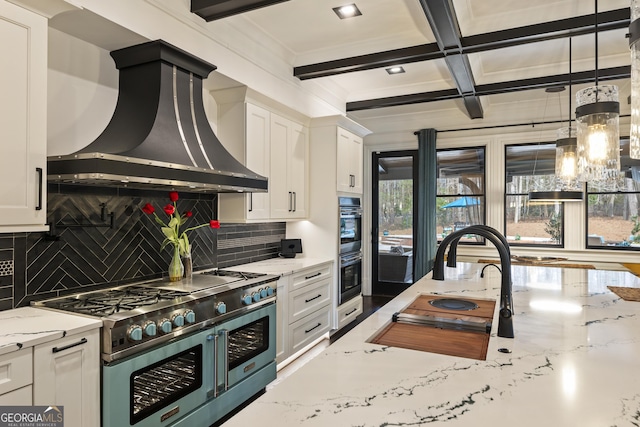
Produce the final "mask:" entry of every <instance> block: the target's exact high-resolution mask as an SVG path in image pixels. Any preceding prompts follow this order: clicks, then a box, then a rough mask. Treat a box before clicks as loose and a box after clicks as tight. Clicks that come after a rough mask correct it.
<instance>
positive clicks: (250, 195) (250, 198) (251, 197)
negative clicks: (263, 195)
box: [249, 193, 253, 212]
mask: <svg viewBox="0 0 640 427" xmlns="http://www.w3.org/2000/svg"><path fill="white" fill-rule="evenodd" d="M249 212H253V193H249Z"/></svg>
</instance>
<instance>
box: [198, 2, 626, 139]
mask: <svg viewBox="0 0 640 427" xmlns="http://www.w3.org/2000/svg"><path fill="white" fill-rule="evenodd" d="M351 2H352V0H344V1H339V0H338V1H327V0H290V1H285V2H281V3H277V4H274V5H271V6H268V7H263V8H260V9H256V10H253V11H250V12H247V13H243V14H241V15H238V16H239V17H241V18H239V17H232V18H226V19H243V20H244V22H247V23H250V24H251V25H254V26H255V28H257V29H259V31H261V32H263V33H264V34H265V35H266V36H268V37H269V38H271V39H273V40H275V41H277V43H279V44H280V45H281V46H283V47H284V48H285V50H286V51H287V52H289V53H290V62H291V64H292V73H293V76H295V77H296V78H298V79H299V80H300V84H301V87H303V88H304V87H305V84H312V83H313V84H318V85H321V86H323V87H326V88H330V89H331V90H335V91H336V92H337V93H340V94H341V95H343V96H344V97H345V100H346V102H345V111H346V112H347V114H348V116H349V117H351V118H352V119H354V120H356V121H357V122H359V123H361V124H362V125H364V126H366V127H368V128H369V129H371V130H373V131H374V133H378V134H384V133H385V132H388V133H393V132H408V131H409V130H411V131H415V130H417V129H420V128H425V127H434V128H436V129H438V130H439V131H451V130H456V129H468V128H478V127H483V126H490V125H493V126H496V125H505V124H511V125H515V124H518V123H538V122H552V123H553V122H554V121H557V122H561V121H562V120H565V121H566V120H567V117H568V112H569V105H568V103H569V96H570V92H569V91H568V90H565V91H564V92H558V93H553V94H550V93H547V92H545V89H547V88H553V87H567V86H568V85H569V84H570V83H571V85H572V91H571V97H572V99H571V102H572V103H573V109H575V100H574V96H575V92H576V91H577V90H578V89H581V88H583V87H586V86H590V85H592V84H593V82H594V80H595V78H596V67H597V69H598V72H597V76H598V81H599V83H601V84H609V83H610V84H616V85H618V86H619V88H620V101H621V104H623V105H622V106H621V110H622V114H623V115H624V114H625V113H627V112H628V106H627V102H626V101H627V97H628V95H629V75H630V59H629V48H628V41H627V39H626V34H627V32H628V30H627V29H628V26H629V21H630V11H629V2H628V1H627V0H607V1H603V0H600V2H599V4H598V11H597V14H596V8H595V6H596V5H595V2H594V1H588V0H539V1H536V2H525V1H521V0H483V1H472V0H354V1H353V2H354V3H355V4H356V5H357V6H358V8H359V9H360V10H361V12H362V15H361V16H357V17H354V18H350V19H345V20H340V19H338V17H337V16H336V15H335V14H334V12H333V11H332V8H333V7H336V6H340V5H343V4H349V3H351ZM596 19H597V29H598V31H597V39H598V43H597V50H598V58H597V61H596V58H595V52H596V43H595V42H596V36H595V34H596ZM211 24H214V25H215V21H213V22H212V23H211ZM569 40H571V46H572V47H571V52H570V51H569ZM570 55H571V63H570V61H569V58H570ZM391 66H402V67H403V68H404V70H405V72H404V73H402V74H397V75H389V74H388V73H387V72H386V71H385V69H386V68H389V67H391ZM570 66H571V68H570ZM570 69H571V73H570V72H569V71H570ZM505 112H508V113H509V118H505Z"/></svg>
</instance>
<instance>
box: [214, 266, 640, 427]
mask: <svg viewBox="0 0 640 427" xmlns="http://www.w3.org/2000/svg"><path fill="white" fill-rule="evenodd" d="M484 266H485V265H483V264H475V263H458V266H457V267H456V268H446V269H445V280H444V281H435V280H432V279H431V275H430V274H428V275H427V276H425V277H424V278H423V279H421V280H419V281H418V282H416V283H415V284H414V285H412V286H411V287H410V288H408V289H407V290H406V291H404V292H403V293H402V294H400V295H399V296H398V297H396V298H394V299H393V300H392V301H390V302H389V303H388V304H386V305H385V306H384V307H382V308H381V309H380V310H378V311H377V312H376V313H374V314H373V315H371V316H370V317H368V318H367V319H365V320H364V321H363V322H362V323H360V324H359V325H358V326H356V327H355V328H354V329H353V330H351V331H350V332H348V333H347V334H346V335H345V336H343V337H342V338H340V339H339V340H337V341H336V342H335V343H333V344H332V345H330V346H329V347H327V348H326V349H325V350H324V351H323V352H322V353H321V354H319V355H318V356H316V357H315V358H313V359H312V360H310V361H309V362H307V363H306V364H305V365H304V366H302V367H301V368H299V369H298V370H297V371H295V372H294V373H292V374H291V375H290V376H288V377H287V378H285V379H284V380H282V381H281V382H279V383H278V384H277V385H275V386H274V387H273V388H271V389H270V390H269V391H268V392H266V393H265V394H263V395H262V396H260V397H259V398H258V399H257V400H255V401H254V402H253V403H251V404H250V405H248V406H247V407H246V408H245V409H243V410H242V411H240V412H239V413H238V414H236V415H235V416H234V417H232V418H231V419H230V420H228V421H227V422H226V423H225V424H224V426H225V427H234V426H243V427H244V426H247V425H291V426H318V427H327V426H335V427H339V426H340V427H341V426H354V427H355V426H358V427H364V426H419V425H441V424H442V425H447V426H496V425H514V426H516V425H517V426H519V427H527V426H540V425H553V426H581V427H591V426H593V427H603V426H605V427H608V426H616V427H626V426H637V425H638V424H639V423H640V416H639V415H638V414H640V387H639V386H638V384H639V383H640V381H639V380H640V302H633V301H626V300H624V299H622V298H621V297H619V296H618V295H617V294H615V293H613V292H611V291H610V290H609V288H608V286H615V287H628V288H635V287H640V279H638V278H637V277H636V276H634V275H633V274H631V273H628V272H624V271H606V270H586V269H572V268H553V267H544V266H542V267H541V266H536V267H532V266H513V267H512V273H513V274H512V275H513V306H514V318H513V324H514V330H515V338H512V339H510V338H500V337H497V336H496V330H497V315H494V321H493V327H492V330H491V338H490V340H489V344H488V349H487V357H486V360H475V359H468V358H463V357H455V356H447V355H441V354H435V353H428V352H423V351H416V350H408V349H403V348H397V347H389V346H382V345H377V344H372V343H369V342H368V341H369V340H370V339H371V338H372V337H373V336H375V335H376V333H377V332H378V331H379V330H381V329H382V328H384V327H385V326H386V325H388V323H389V322H390V321H391V318H392V315H393V314H394V313H396V312H399V311H402V310H403V309H404V308H405V307H407V306H408V305H409V304H410V303H411V302H412V301H413V300H414V299H415V298H416V297H418V296H419V295H421V294H437V295H445V296H456V297H460V298H490V299H495V300H497V301H496V313H497V311H498V309H499V301H498V300H499V295H500V273H499V271H498V269H497V268H494V267H489V268H487V269H486V270H485V274H484V278H481V277H480V272H481V269H482V267H484Z"/></svg>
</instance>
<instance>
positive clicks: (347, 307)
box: [336, 295, 362, 330]
mask: <svg viewBox="0 0 640 427" xmlns="http://www.w3.org/2000/svg"><path fill="white" fill-rule="evenodd" d="M360 314H362V296H361V295H358V296H357V297H355V298H352V299H350V300H349V301H347V302H345V303H343V304H342V305H339V306H338V310H337V319H336V320H337V322H336V323H337V325H338V327H337V329H338V330H340V329H342V328H343V327H344V326H346V325H348V324H349V323H351V322H353V321H354V320H355V319H356V317H358V315H360Z"/></svg>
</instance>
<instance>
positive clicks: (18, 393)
mask: <svg viewBox="0 0 640 427" xmlns="http://www.w3.org/2000/svg"><path fill="white" fill-rule="evenodd" d="M9 405H11V406H31V405H33V386H32V385H31V384H29V385H27V386H24V387H22V388H19V389H17V390H13V391H10V392H9V393H5V394H3V395H0V406H9Z"/></svg>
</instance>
